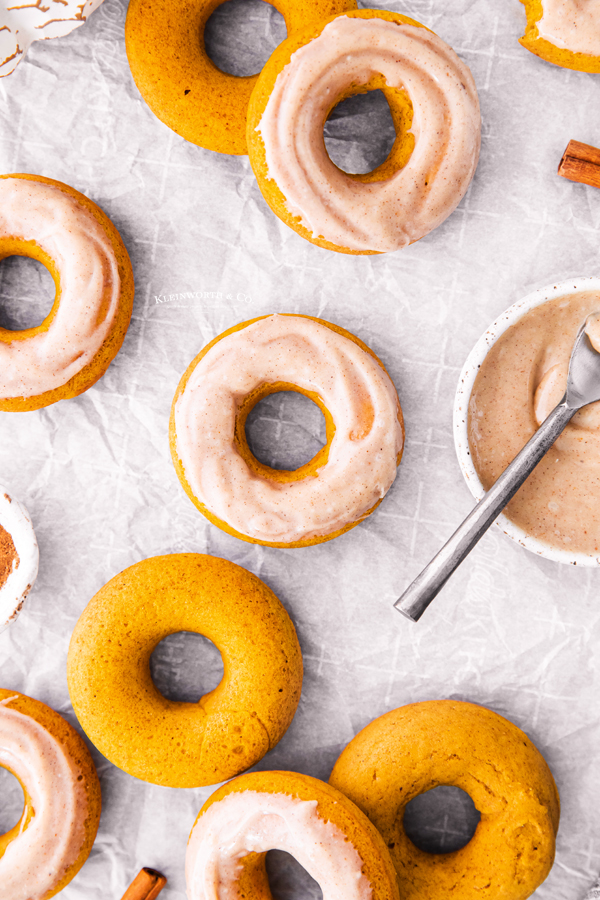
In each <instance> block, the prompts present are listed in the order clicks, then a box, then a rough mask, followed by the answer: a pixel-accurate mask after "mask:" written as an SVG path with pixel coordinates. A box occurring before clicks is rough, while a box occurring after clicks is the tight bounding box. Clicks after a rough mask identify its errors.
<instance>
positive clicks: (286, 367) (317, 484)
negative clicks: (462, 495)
mask: <svg viewBox="0 0 600 900" xmlns="http://www.w3.org/2000/svg"><path fill="white" fill-rule="evenodd" d="M280 381H283V382H289V383H291V384H296V385H298V386H299V387H302V388H304V389H306V390H309V391H314V392H316V393H317V394H319V396H320V397H321V399H322V400H323V402H324V404H325V406H326V408H327V409H328V410H329V412H330V413H331V415H332V417H333V420H334V422H335V426H336V431H335V435H334V437H333V440H332V443H331V446H330V449H329V458H328V461H327V464H326V465H324V466H323V467H322V468H321V469H319V471H318V475H317V476H316V477H315V476H308V477H306V478H303V479H302V480H299V481H294V482H290V483H288V484H282V483H278V482H275V481H271V480H269V479H266V478H263V477H258V476H256V475H255V474H254V473H252V472H250V470H249V468H248V466H247V464H246V462H245V461H244V460H243V459H242V457H241V456H240V455H239V453H238V452H237V450H236V448H235V445H234V430H235V421H236V415H237V410H238V407H239V404H240V403H241V402H242V401H243V398H244V397H246V396H247V395H248V394H249V393H250V392H251V391H252V390H253V389H254V388H256V387H257V386H259V385H261V384H265V383H266V384H273V383H277V382H280ZM399 410H400V405H399V402H398V396H397V394H396V390H395V388H394V385H393V384H392V382H391V381H390V379H389V377H388V375H387V374H386V372H385V371H384V370H383V368H382V367H381V366H380V365H379V363H378V362H377V360H375V359H374V358H373V357H372V356H371V355H370V354H369V353H367V352H366V351H365V350H363V349H362V348H361V347H359V346H358V345H357V344H355V343H354V341H351V340H350V339H349V338H346V337H344V336H343V335H340V334H338V333H337V332H335V331H333V330H332V329H331V328H328V327H327V326H325V325H321V324H320V323H318V322H315V321H313V320H311V319H307V318H304V317H302V316H280V315H275V316H269V317H267V318H265V319H261V320H260V321H258V322H255V323H253V324H252V325H248V326H247V327H246V328H243V329H241V330H240V331H236V332H234V333H233V334H230V335H228V336H227V337H224V338H222V339H221V340H220V341H218V342H217V344H215V345H214V347H212V348H211V350H209V351H208V353H206V355H205V356H204V357H203V358H202V359H201V360H200V362H199V363H198V365H197V366H196V368H195V370H194V372H193V373H192V374H191V376H190V378H189V380H188V383H187V385H186V387H185V390H184V391H183V393H182V394H181V396H180V397H179V399H178V401H177V404H176V407H175V430H176V435H177V438H176V445H177V454H178V456H179V458H180V460H181V462H182V464H183V467H184V471H185V476H186V478H187V480H188V483H189V484H190V486H191V488H192V490H193V492H194V494H195V496H196V497H197V498H198V499H199V500H200V501H201V502H202V503H203V504H205V506H207V507H208V509H209V510H211V511H212V512H213V513H214V515H216V516H217V517H218V518H220V519H222V520H223V521H225V522H227V523H228V524H229V525H230V526H231V527H232V528H234V529H236V530H237V531H240V532H242V533H243V534H246V535H248V536H250V537H253V538H256V539H258V540H264V541H272V542H286V543H291V542H293V541H298V540H303V539H306V538H310V537H313V536H319V535H324V534H330V533H332V532H333V531H336V530H338V529H339V528H342V527H344V526H345V525H347V524H348V523H350V522H355V521H356V520H357V519H359V518H360V517H361V516H362V515H364V514H365V513H366V512H368V511H369V510H370V509H371V508H372V507H373V506H374V505H375V503H376V502H377V501H378V500H379V499H381V497H383V496H384V495H385V494H386V492H387V491H388V489H389V488H390V486H391V484H392V482H393V480H394V478H395V477H396V463H397V455H398V453H399V452H400V451H401V450H402V442H403V437H402V428H401V426H400V423H399V421H398V413H399Z"/></svg>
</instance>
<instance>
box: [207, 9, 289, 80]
mask: <svg viewBox="0 0 600 900" xmlns="http://www.w3.org/2000/svg"><path fill="white" fill-rule="evenodd" d="M286 37H287V29H286V27H285V19H284V18H283V16H282V15H281V13H279V12H278V11H277V10H276V9H275V7H273V6H271V5H270V4H269V3H265V0H226V2H225V3H222V4H221V5H220V6H217V8H216V9H215V11H214V12H213V14H212V15H211V17H210V18H209V20H208V22H207V23H206V25H205V28H204V47H205V50H206V54H207V56H208V57H209V59H211V60H212V61H213V62H214V64H215V66H216V67H217V68H218V69H220V70H221V72H225V73H227V74H228V75H237V76H242V77H243V76H248V75H257V74H258V73H259V72H260V71H261V69H262V68H263V66H264V65H265V63H266V61H267V60H268V59H269V57H270V56H271V54H272V53H273V50H274V49H275V48H276V47H277V46H279V44H280V43H281V42H282V41H284V40H285V39H286Z"/></svg>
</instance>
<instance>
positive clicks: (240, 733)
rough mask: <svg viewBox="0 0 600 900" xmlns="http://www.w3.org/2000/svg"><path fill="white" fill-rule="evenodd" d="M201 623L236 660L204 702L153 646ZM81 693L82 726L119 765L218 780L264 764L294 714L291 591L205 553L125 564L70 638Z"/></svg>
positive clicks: (175, 780)
mask: <svg viewBox="0 0 600 900" xmlns="http://www.w3.org/2000/svg"><path fill="white" fill-rule="evenodd" d="M178 631H194V632H197V633H199V634H202V635H204V636H205V637H207V638H208V639H209V640H211V641H212V642H213V643H214V644H215V645H216V646H217V648H218V649H219V650H220V652H221V655H222V657H223V663H224V675H223V680H222V681H221V683H220V684H219V685H218V686H217V687H216V688H215V689H214V690H213V691H211V692H210V693H208V694H206V695H205V696H204V697H201V698H200V700H199V701H198V703H180V702H176V701H174V700H167V698H166V697H164V696H163V695H162V694H161V693H160V692H159V691H158V690H157V689H156V687H155V686H154V682H153V681H152V677H151V675H150V655H151V654H152V651H153V650H154V648H155V647H156V646H157V644H159V643H160V641H162V640H163V638H165V637H166V636H167V635H169V634H174V633H175V632H178ZM67 676H68V682H69V692H70V694H71V700H72V703H73V707H74V709H75V712H76V714H77V717H78V719H79V721H80V722H81V725H82V727H83V729H84V731H85V732H86V734H87V735H88V737H89V738H90V740H92V741H93V743H94V744H95V745H96V746H97V747H98V749H99V750H100V752H101V753H103V754H104V755H105V756H106V757H108V759H110V761H111V762H112V763H114V764H115V765H116V766H119V768H121V769H123V770H124V771H125V772H128V773H129V774H130V775H134V776H135V777H136V778H141V779H142V780H143V781H150V782H152V783H154V784H162V785H168V786H170V787H198V786H200V785H206V784H216V783H217V782H219V781H223V780H225V779H226V778H231V777H233V776H234V775H237V774H239V773H240V772H243V771H244V769H247V768H248V767H249V766H252V765H254V763H256V762H258V760H259V759H261V758H262V757H263V756H264V755H265V753H266V752H267V751H268V750H270V749H271V748H272V747H274V746H275V744H276V743H277V742H278V741H279V740H280V739H281V737H282V736H283V734H284V733H285V731H286V730H287V727H288V725H289V724H290V722H291V721H292V718H293V716H294V713H295V711H296V707H297V705H298V701H299V699H300V690H301V687H302V656H301V653H300V646H299V644H298V639H297V637H296V632H295V629H294V626H293V624H292V622H291V620H290V618H289V616H288V614H287V612H286V611H285V609H284V608H283V606H282V604H281V603H280V601H279V600H278V599H277V597H276V596H275V594H273V592H272V591H270V590H269V588H268V587H267V586H266V585H265V584H264V583H263V582H262V581H260V579H258V578H257V577H256V576H255V575H252V573H251V572H247V571H246V570H245V569H242V568H241V566H236V565H234V564H233V563H230V562H228V561H227V560H225V559H218V558H216V557H212V556H204V555H202V554H197V553H180V554H172V555H169V556H157V557H152V558H151V559H146V560H144V561H143V562H140V563H137V564H136V565H134V566H130V568H128V569H125V571H124V572H121V574H120V575H117V576H116V577H115V578H113V579H111V581H109V582H108V584H106V585H105V586H104V587H103V588H102V589H101V590H100V591H99V592H98V593H97V594H96V595H95V597H93V598H92V600H91V601H90V602H89V604H88V605H87V607H86V609H85V610H84V612H83V614H82V615H81V617H80V619H79V621H78V623H77V625H76V626H75V630H74V631H73V635H72V638H71V644H70V647H69V656H68V663H67Z"/></svg>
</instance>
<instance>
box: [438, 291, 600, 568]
mask: <svg viewBox="0 0 600 900" xmlns="http://www.w3.org/2000/svg"><path fill="white" fill-rule="evenodd" d="M590 290H596V291H600V278H573V279H572V280H570V281H562V282H560V284H551V285H549V286H548V287H544V288H540V290H538V291H534V292H533V293H532V294H528V295H527V296H526V297H524V298H523V299H522V300H519V302H518V303H515V304H514V305H513V306H511V307H509V308H508V309H507V310H506V311H505V312H503V313H502V315H501V316H499V317H498V318H497V319H496V321H495V322H493V323H492V324H491V325H490V327H489V328H488V329H487V331H486V332H485V334H483V335H482V336H481V337H480V338H479V340H478V341H477V343H476V344H475V346H474V347H473V350H472V351H471V353H470V354H469V356H468V359H467V361H466V363H465V366H464V368H463V370H462V372H461V374H460V378H459V381H458V388H457V391H456V397H455V400H454V446H455V447H456V455H457V456H458V462H459V464H460V468H461V470H462V473H463V475H464V477H465V481H466V482H467V484H468V486H469V490H470V491H471V493H472V494H473V496H474V497H475V499H476V500H481V498H482V497H483V496H484V494H485V491H484V489H483V485H482V484H481V481H480V480H479V476H478V474H477V472H476V471H475V466H474V465H473V460H472V459H471V452H470V450H469V438H468V431H467V417H468V408H469V399H470V397H471V391H472V389H473V384H474V383H475V379H476V377H477V373H478V372H479V369H480V367H481V364H482V362H483V360H484V359H485V357H486V355H487V353H488V351H489V349H490V347H492V345H493V344H495V343H496V341H497V340H498V338H499V337H500V335H502V334H503V333H504V332H505V331H506V330H507V328H510V326H511V325H514V324H515V322H518V321H519V319H520V318H521V317H522V316H524V315H525V313H527V312H529V310H530V309H533V308H534V307H535V306H540V304H542V303H545V302H546V301H547V300H554V299H555V298H556V297H565V296H567V295H568V294H577V293H581V292H583V291H590ZM496 524H497V525H498V526H499V527H500V528H501V529H502V531H503V532H504V534H507V535H508V537H509V538H512V540H513V541H517V543H519V544H521V546H522V547H525V549H526V550H531V552H532V553H537V555H538V556H543V557H544V558H545V559H552V560H554V561H556V562H561V563H569V564H570V565H573V566H599V565H600V557H598V556H591V555H589V554H587V553H570V552H569V551H567V550H559V549H557V548H554V547H551V546H550V545H549V544H545V543H543V542H542V541H539V540H538V539H537V538H534V537H532V536H531V535H530V534H527V532H525V531H523V529H522V528H520V527H519V526H518V525H515V524H514V522H511V521H510V519H509V518H507V516H505V515H504V514H502V515H500V516H499V518H498V519H497V521H496Z"/></svg>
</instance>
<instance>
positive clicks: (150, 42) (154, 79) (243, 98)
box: [125, 0, 356, 154]
mask: <svg viewBox="0 0 600 900" xmlns="http://www.w3.org/2000/svg"><path fill="white" fill-rule="evenodd" d="M223 2H225V0H186V2H185V3H179V2H178V3H176V2H174V0H130V3H129V7H128V9H127V20H126V22H125V46H126V48H127V57H128V59H129V65H130V67H131V74H132V75H133V78H134V81H135V83H136V84H137V86H138V88H139V90H140V93H141V95H142V97H143V98H144V100H145V101H146V103H147V104H148V106H149V107H150V109H151V110H152V112H153V113H154V114H155V115H156V116H158V118H159V119H160V120H161V122H164V123H165V125H168V126H169V128H172V129H173V131H175V132H177V134H180V135H181V136H182V137H184V138H185V139H186V141H191V142H192V144H199V145H200V147H206V148H207V150H216V151H217V152H219V153H234V154H244V153H247V152H248V149H247V146H246V115H247V112H248V102H249V100H250V94H251V93H252V89H253V88H254V85H255V84H256V80H257V78H258V75H248V76H246V77H244V78H240V77H237V76H235V75H228V74H227V73H226V72H222V71H221V70H220V69H218V68H217V67H216V66H215V64H214V63H213V61H212V60H211V59H210V58H209V57H208V56H207V53H206V50H205V47H204V28H205V26H206V23H207V22H208V20H209V18H210V17H211V15H212V14H213V12H214V11H215V9H216V8H217V7H218V6H220V5H221V4H222V3H223ZM266 2H269V0H266ZM272 5H273V6H274V7H275V9H276V10H278V12H280V13H281V15H282V16H283V17H284V19H285V24H286V26H287V31H288V34H294V33H295V32H296V31H298V30H299V29H301V28H304V27H305V26H306V25H307V24H310V23H317V22H320V20H321V19H324V18H325V17H327V16H330V15H333V14H334V13H338V12H344V11H345V10H347V9H356V0H272Z"/></svg>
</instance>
